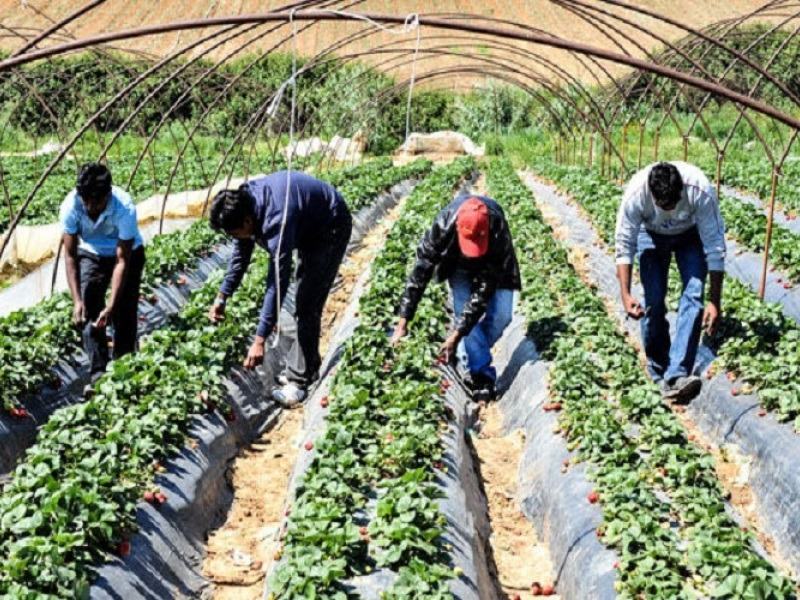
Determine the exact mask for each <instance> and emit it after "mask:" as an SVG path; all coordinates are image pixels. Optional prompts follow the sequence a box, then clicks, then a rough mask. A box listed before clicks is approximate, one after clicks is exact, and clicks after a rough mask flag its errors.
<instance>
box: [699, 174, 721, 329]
mask: <svg viewBox="0 0 800 600" xmlns="http://www.w3.org/2000/svg"><path fill="white" fill-rule="evenodd" d="M697 194H698V197H697V199H696V203H697V209H696V210H697V213H696V217H695V220H696V223H697V231H698V233H699V234H700V240H701V241H702V242H703V252H705V255H706V263H707V264H708V272H709V273H708V279H709V288H708V302H707V303H706V308H705V311H704V312H703V327H704V328H705V330H706V333H707V334H708V335H714V334H715V333H716V331H717V329H718V327H719V320H720V317H721V315H722V282H723V280H724V278H725V254H726V246H725V222H724V221H723V219H722V213H721V212H720V209H719V201H718V200H717V192H716V190H715V189H714V187H713V186H708V188H707V189H706V190H703V191H698V192H697Z"/></svg>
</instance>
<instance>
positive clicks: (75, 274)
mask: <svg viewBox="0 0 800 600" xmlns="http://www.w3.org/2000/svg"><path fill="white" fill-rule="evenodd" d="M63 239H64V262H65V264H66V268H67V286H68V287H69V294H70V296H72V322H73V323H75V325H78V326H82V325H83V324H84V322H85V321H86V308H85V306H84V304H83V298H81V283H80V274H79V268H78V236H77V235H73V234H70V233H65V234H64V238H63Z"/></svg>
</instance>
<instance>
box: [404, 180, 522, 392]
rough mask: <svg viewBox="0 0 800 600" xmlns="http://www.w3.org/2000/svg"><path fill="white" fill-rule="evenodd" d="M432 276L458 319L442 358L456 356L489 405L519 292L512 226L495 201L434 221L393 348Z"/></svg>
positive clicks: (451, 210) (461, 205)
mask: <svg viewBox="0 0 800 600" xmlns="http://www.w3.org/2000/svg"><path fill="white" fill-rule="evenodd" d="M434 271H436V274H437V278H438V280H439V281H445V280H446V281H448V282H449V284H450V289H451V292H452V298H453V309H454V313H455V317H456V321H455V326H454V328H453V331H452V333H451V334H450V335H449V336H448V338H447V339H446V341H445V342H444V344H443V345H442V353H443V355H444V357H445V359H447V360H448V361H449V360H450V359H451V357H452V356H453V355H454V354H456V357H457V358H458V363H459V371H460V372H461V374H462V376H463V378H464V382H465V384H466V385H467V387H468V388H470V390H471V392H472V395H473V398H474V399H475V400H490V399H492V398H494V395H495V380H496V379H497V373H496V371H495V368H494V367H493V366H492V354H491V348H492V346H493V345H494V344H495V342H497V340H498V339H500V336H501V335H502V333H503V331H504V330H505V328H506V326H507V325H508V324H509V323H510V322H511V316H512V310H513V296H514V290H518V289H520V287H521V286H520V274H519V265H518V263H517V257H516V254H515V252H514V246H513V244H512V241H511V233H510V231H509V229H508V223H507V222H506V218H505V215H504V214H503V209H502V208H500V206H499V205H498V204H497V203H496V202H495V201H494V200H492V199H491V198H486V197H483V196H469V195H462V196H459V197H458V198H456V199H455V200H454V201H453V202H451V203H450V204H449V205H448V206H446V207H445V208H444V209H442V210H441V211H440V212H439V214H438V215H437V216H436V219H435V220H434V222H433V226H432V227H431V228H430V229H429V230H428V231H427V232H426V233H425V236H424V237H423V238H422V241H421V242H420V244H419V247H418V248H417V261H416V264H415V265H414V268H413V270H412V271H411V274H410V276H409V278H408V282H407V283H406V288H405V293H404V294H403V298H402V301H401V303H400V309H399V316H400V319H399V321H398V323H397V326H396V328H395V332H394V335H393V336H392V343H393V344H396V343H398V342H399V340H400V339H401V338H402V337H404V336H405V335H406V333H407V328H408V322H409V321H411V320H412V319H413V318H414V313H415V312H416V309H417V305H418V304H419V301H420V299H421V298H422V294H423V293H424V291H425V288H426V287H427V285H428V282H429V281H430V279H431V277H432V276H433V273H434ZM456 350H457V353H455V351H456Z"/></svg>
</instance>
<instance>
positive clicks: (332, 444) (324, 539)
mask: <svg viewBox="0 0 800 600" xmlns="http://www.w3.org/2000/svg"><path fill="white" fill-rule="evenodd" d="M473 168H474V162H473V161H472V160H471V159H464V160H457V161H455V162H453V163H451V164H450V165H448V166H445V167H440V168H438V169H435V170H434V171H433V172H432V174H431V175H430V176H429V177H428V178H427V179H426V180H425V181H424V182H423V183H422V184H420V185H419V186H418V187H417V188H416V189H415V190H414V192H413V193H412V194H411V195H410V196H409V197H408V199H407V200H406V203H405V205H404V207H403V210H402V213H401V216H400V218H399V219H398V221H397V222H396V223H395V224H394V226H393V227H392V229H391V231H390V233H389V235H388V237H387V240H386V244H385V246H384V248H383V250H382V251H381V253H380V254H379V255H378V257H377V258H376V259H375V261H374V262H373V264H372V270H371V278H370V287H369V289H368V291H367V292H366V293H365V294H364V295H363V296H362V298H361V300H360V303H359V315H360V324H359V326H358V327H357V328H356V330H355V332H354V333H353V335H352V336H351V337H350V338H349V339H348V341H347V342H346V343H345V346H344V350H343V353H342V357H341V361H340V363H339V365H338V367H337V371H336V375H335V377H334V379H333V381H332V384H331V389H330V393H329V402H330V403H329V413H328V418H327V428H326V430H325V432H324V433H323V434H322V435H321V436H320V437H319V438H318V439H317V440H315V442H314V452H315V455H314V460H313V461H312V463H311V465H310V466H309V468H308V470H307V471H306V473H305V474H304V476H303V478H302V481H301V482H300V484H299V486H298V489H297V491H296V497H295V499H294V504H293V507H292V511H291V515H290V517H289V522H288V526H287V530H286V537H285V539H284V546H283V552H282V557H283V562H282V563H281V564H280V565H279V566H278V569H277V570H276V572H275V574H274V576H273V577H272V579H271V581H270V590H271V593H272V597H273V598H296V597H299V596H309V595H311V596H313V597H315V598H344V597H346V591H345V590H344V587H343V586H342V581H343V580H344V579H346V578H349V577H352V576H354V575H358V574H365V573H367V572H368V571H369V570H371V569H373V568H375V567H376V566H377V565H387V566H391V567H392V568H393V569H395V570H396V571H397V573H398V578H397V582H396V584H395V587H393V588H392V589H390V590H387V591H386V592H385V593H386V596H385V597H387V598H398V597H403V598H420V599H421V598H426V599H428V598H445V597H449V593H448V590H447V587H448V586H447V581H448V580H449V579H450V578H451V577H452V576H453V571H452V569H451V568H449V567H448V566H447V559H446V556H445V555H444V553H443V550H442V548H441V544H440V538H441V535H442V533H443V518H442V516H441V513H440V510H439V508H438V505H437V503H436V502H435V500H436V498H437V497H438V493H439V492H438V488H437V487H436V486H435V485H434V483H433V479H434V477H435V471H434V468H433V465H434V463H436V462H437V461H440V460H441V458H442V448H441V443H440V441H439V432H438V428H439V427H440V426H442V425H443V424H444V423H445V422H446V414H445V409H444V403H443V402H442V399H441V391H440V381H439V380H440V377H439V374H438V371H437V370H436V369H435V368H434V366H433V365H434V363H435V358H436V342H437V341H439V340H441V339H442V338H443V335H444V333H445V319H446V315H445V314H444V312H443V311H442V309H441V307H442V305H443V304H444V302H445V291H444V289H443V288H442V287H441V286H431V289H430V290H429V292H428V293H427V294H426V297H425V299H424V300H423V302H422V303H421V306H420V308H419V311H418V316H417V318H416V320H415V322H414V324H413V327H412V330H411V334H410V335H409V337H408V338H407V339H406V340H405V341H404V342H403V343H402V344H401V345H400V346H399V347H397V348H392V347H391V346H390V345H389V341H388V338H387V336H386V333H385V331H386V330H387V328H389V327H391V325H392V324H393V321H394V318H395V317H394V307H395V305H396V304H397V302H398V301H399V296H400V294H401V293H402V290H403V286H404V283H405V277H406V271H407V268H409V266H410V263H411V261H413V259H414V253H413V251H412V250H411V249H412V248H413V246H414V244H416V243H417V240H418V239H419V237H420V236H421V235H422V233H423V232H424V230H425V228H426V227H428V226H429V224H430V221H431V219H432V218H433V216H434V214H435V213H436V211H437V207H438V206H441V204H442V203H443V202H444V201H445V200H446V199H448V198H449V197H450V196H451V194H452V191H453V188H454V187H455V185H456V184H457V183H458V182H459V180H460V179H461V178H463V177H464V176H465V175H466V174H467V173H469V172H470V171H471V170H472V169H473ZM386 364H389V365H390V368H389V369H388V370H387V369H384V365H386ZM373 494H377V496H378V501H377V507H376V511H377V514H375V516H374V517H373V518H370V514H369V511H368V510H367V500H368V497H370V496H371V495H373ZM368 521H369V525H368V526H367V525H366V524H365V523H366V522H368ZM364 527H366V530H365V529H363V528H364ZM312 565H313V568H309V567H310V566H312Z"/></svg>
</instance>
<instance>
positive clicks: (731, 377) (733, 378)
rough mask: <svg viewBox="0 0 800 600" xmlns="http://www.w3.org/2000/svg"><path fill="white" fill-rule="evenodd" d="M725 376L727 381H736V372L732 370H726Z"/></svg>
mask: <svg viewBox="0 0 800 600" xmlns="http://www.w3.org/2000/svg"><path fill="white" fill-rule="evenodd" d="M726 376H727V377H728V381H736V373H734V372H733V371H728V373H727V374H726Z"/></svg>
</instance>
